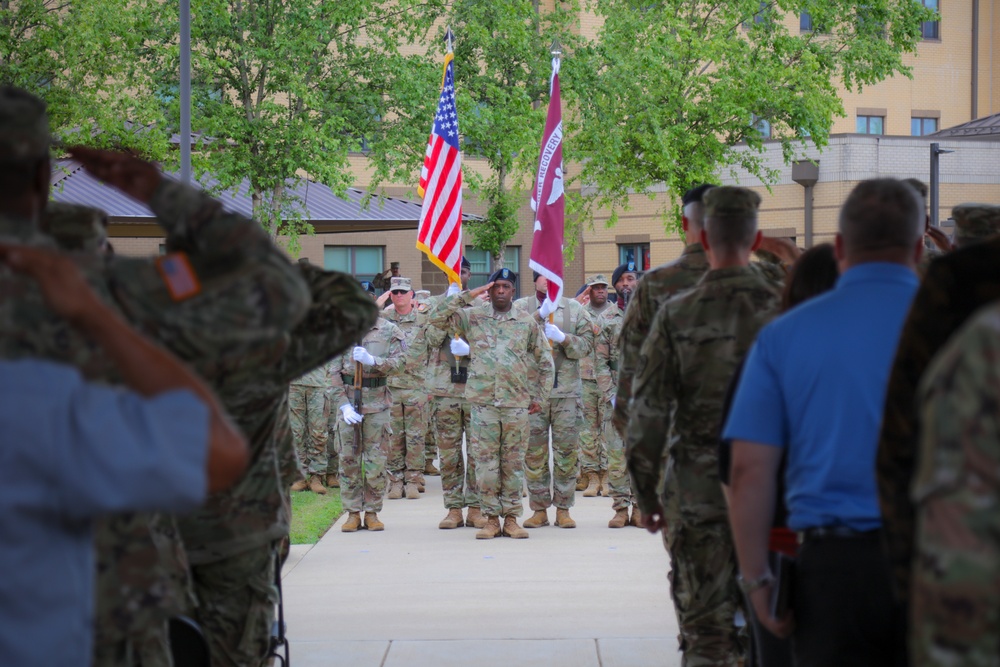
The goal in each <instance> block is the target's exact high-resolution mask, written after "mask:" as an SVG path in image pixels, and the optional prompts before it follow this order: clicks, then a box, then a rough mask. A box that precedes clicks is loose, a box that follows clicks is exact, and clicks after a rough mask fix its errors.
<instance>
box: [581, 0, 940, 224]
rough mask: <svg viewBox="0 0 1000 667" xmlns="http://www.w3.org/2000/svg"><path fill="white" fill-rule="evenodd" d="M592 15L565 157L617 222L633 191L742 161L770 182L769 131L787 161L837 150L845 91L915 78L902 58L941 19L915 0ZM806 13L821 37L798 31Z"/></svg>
mask: <svg viewBox="0 0 1000 667" xmlns="http://www.w3.org/2000/svg"><path fill="white" fill-rule="evenodd" d="M593 10H594V11H595V12H596V13H597V14H598V15H599V17H600V18H601V19H602V20H603V21H604V23H603V27H602V28H601V29H600V31H599V34H598V36H597V39H596V40H595V41H594V42H593V43H591V44H589V45H587V47H586V48H583V49H580V50H579V51H578V53H577V56H576V58H577V60H578V61H579V62H578V66H576V67H574V68H572V70H571V72H572V74H573V77H574V80H573V85H574V86H575V87H576V88H577V89H579V90H583V91H586V94H582V95H580V96H579V101H580V103H579V106H578V116H577V119H578V121H579V123H578V124H577V125H576V128H575V130H576V131H575V136H574V138H573V139H572V140H571V141H569V142H568V143H567V149H568V150H569V151H570V158H571V159H573V158H575V159H576V160H577V161H579V162H580V164H581V165H582V170H581V172H580V173H579V174H578V175H577V179H576V180H577V182H578V183H582V184H583V185H584V186H588V187H585V190H584V192H585V193H586V194H584V195H581V197H580V198H578V199H576V201H575V207H574V208H575V210H576V211H577V212H580V213H581V214H582V215H583V217H584V219H586V217H587V214H588V213H592V212H593V210H594V208H595V207H597V206H604V207H608V208H610V209H611V210H612V211H613V214H612V218H611V221H610V224H613V222H614V220H615V215H614V211H617V210H618V209H621V208H623V207H627V204H628V198H629V195H630V193H635V192H640V193H642V192H649V191H650V189H651V188H653V187H654V186H657V185H660V184H663V185H665V187H666V189H667V192H668V193H669V195H670V196H671V197H672V198H674V199H676V197H677V196H679V195H680V194H682V193H683V192H684V191H685V190H686V189H688V188H689V187H691V186H693V185H695V184H697V183H699V182H704V181H708V180H712V179H714V178H717V177H718V175H719V173H720V171H721V170H723V169H725V168H727V167H734V166H739V167H743V168H745V169H747V170H748V171H749V172H750V173H752V174H754V175H755V176H757V177H759V178H761V179H762V180H763V181H764V182H765V183H767V182H772V181H773V179H774V176H775V175H774V174H773V173H771V172H769V171H768V170H767V169H766V167H765V165H764V162H763V161H762V152H763V148H764V144H763V141H764V139H765V135H764V134H762V132H761V129H763V128H765V127H769V128H770V132H771V135H772V136H773V137H774V138H775V139H777V140H778V141H780V144H781V150H782V152H783V155H784V157H785V159H786V160H789V159H791V157H792V155H793V152H794V147H795V145H796V143H800V144H804V143H805V142H807V141H808V142H812V143H814V144H815V145H816V146H819V147H822V146H824V145H826V144H827V141H828V137H829V134H830V128H831V126H832V122H833V118H834V117H835V116H843V115H844V110H843V105H842V103H841V100H840V99H839V96H838V88H837V83H838V82H843V84H844V85H845V86H846V88H847V89H848V90H855V89H860V88H861V87H863V86H867V85H871V84H873V83H876V82H878V81H881V80H883V79H885V78H887V77H890V76H892V75H894V74H897V73H902V74H908V73H909V68H908V67H906V66H905V64H904V62H903V54H904V53H907V52H910V51H913V50H914V49H915V47H916V44H917V42H918V41H919V40H920V22H921V21H922V20H926V19H928V18H930V17H931V14H930V13H929V12H928V11H927V10H926V9H924V8H923V7H922V5H921V3H919V2H914V1H913V0H860V1H859V0H772V1H769V2H761V1H759V0H724V1H723V0H711V1H708V2H706V1H704V0H695V1H694V2H692V1H690V0H660V1H655V0H595V2H594V4H593ZM802 12H808V13H809V14H810V16H811V17H812V21H813V25H814V26H815V29H814V30H812V31H805V32H803V31H800V29H799V21H798V18H799V15H800V14H801V13H802ZM765 124H766V125H765ZM740 144H744V145H745V146H746V149H744V150H735V147H736V146H738V145H740ZM670 212H672V207H670V206H669V205H668V206H663V207H661V213H662V214H663V215H664V217H665V218H666V217H667V215H668V214H669V213H670Z"/></svg>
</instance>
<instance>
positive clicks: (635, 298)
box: [613, 185, 713, 435]
mask: <svg viewBox="0 0 1000 667" xmlns="http://www.w3.org/2000/svg"><path fill="white" fill-rule="evenodd" d="M712 187H713V186H711V185H700V186H698V187H697V188H694V189H692V190H689V191H688V192H687V193H685V194H684V198H683V200H682V203H683V206H684V218H683V221H682V222H683V226H684V238H685V240H686V242H687V245H686V246H684V251H683V252H682V253H681V256H680V257H678V258H677V259H675V260H674V261H672V262H668V263H667V264H664V265H662V266H658V267H656V268H655V269H652V270H650V271H647V272H646V273H645V274H644V275H643V276H642V278H641V279H640V280H639V284H638V285H636V288H635V290H634V291H633V293H632V297H631V300H630V302H629V307H628V308H627V309H626V310H625V318H624V320H623V321H622V326H621V338H620V349H619V358H618V389H617V393H616V396H615V406H614V415H613V422H614V427H615V429H616V430H617V431H618V433H619V434H621V435H624V433H625V427H626V425H627V424H628V409H629V399H630V398H632V378H633V376H634V375H635V373H636V366H637V364H638V363H639V349H640V348H641V347H642V343H643V341H644V340H646V337H647V336H648V335H649V332H650V328H651V327H652V325H653V318H654V317H655V316H656V313H657V311H659V309H660V306H662V305H663V303H664V302H665V301H666V300H667V299H669V298H671V297H672V296H674V295H675V294H679V293H681V292H685V291H687V290H689V289H691V288H692V287H694V286H695V284H696V283H697V282H698V281H699V280H701V278H702V276H704V275H705V273H707V272H708V258H707V257H706V256H705V248H703V247H702V245H701V236H700V235H701V229H702V224H703V222H704V216H705V209H704V207H703V205H702V197H703V196H704V194H705V192H707V191H708V190H709V189H711V188H712Z"/></svg>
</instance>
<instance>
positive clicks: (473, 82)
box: [427, 0, 577, 266]
mask: <svg viewBox="0 0 1000 667" xmlns="http://www.w3.org/2000/svg"><path fill="white" fill-rule="evenodd" d="M576 17H577V12H576V9H575V6H574V4H573V3H571V2H557V3H556V8H555V9H554V10H540V9H539V7H538V5H537V3H535V4H533V3H529V2H525V1H524V0H491V1H490V2H482V0H453V2H452V3H451V5H450V10H449V12H448V15H447V22H448V23H449V24H450V25H451V27H452V29H453V31H454V33H455V35H456V39H455V45H454V49H455V91H456V103H457V105H458V109H459V129H460V130H461V133H462V136H463V159H464V160H465V164H466V166H467V168H466V170H465V178H466V182H467V183H468V184H469V186H470V188H471V189H472V190H474V191H475V192H477V193H478V194H479V195H480V196H481V197H482V198H483V199H484V201H485V203H486V204H487V207H488V211H487V215H486V217H485V219H484V220H483V222H479V223H475V224H468V223H467V224H466V225H465V229H466V231H468V233H469V236H470V237H471V240H472V242H473V243H474V244H475V245H476V246H477V247H479V248H482V249H483V250H486V251H488V252H489V253H490V254H491V255H493V258H494V260H495V262H496V264H497V265H498V266H502V265H503V254H504V248H505V247H506V244H507V242H508V241H509V240H510V239H511V237H513V236H514V234H515V233H517V230H518V228H519V226H520V221H519V220H518V219H517V211H518V208H519V206H520V203H521V201H522V199H523V188H522V183H523V182H524V178H525V176H527V175H530V174H533V173H534V170H535V167H536V164H537V161H538V151H539V146H540V143H541V138H542V130H543V128H544V126H545V104H546V103H547V102H548V98H549V75H550V72H551V61H552V56H551V53H550V48H551V45H552V42H553V40H554V39H555V40H558V41H559V43H560V44H562V45H572V44H573V43H575V41H576V39H577V38H576V37H575V36H574V34H573V31H572V28H573V27H574V25H575V22H576ZM437 43H438V44H442V43H443V42H441V41H440V40H439V41H438V42H437ZM429 118H430V116H428V121H427V122H429ZM478 160H482V161H483V162H485V164H486V166H487V167H488V169H487V175H486V176H485V177H481V176H480V175H479V174H477V173H476V172H475V171H474V170H473V169H470V168H468V167H470V166H472V165H473V164H475V162H476V161H478Z"/></svg>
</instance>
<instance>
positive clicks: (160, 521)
mask: <svg viewBox="0 0 1000 667" xmlns="http://www.w3.org/2000/svg"><path fill="white" fill-rule="evenodd" d="M49 143H50V137H49V134H48V121H47V119H46V116H45V106H44V104H43V103H42V102H41V101H40V100H38V99H37V98H35V97H34V96H32V95H30V94H28V93H26V92H24V91H22V90H18V89H13V88H3V89H0V193H2V196H0V237H3V238H6V239H14V240H17V241H18V242H21V243H26V244H30V245H32V246H38V247H44V246H50V245H51V244H52V243H53V241H52V240H51V238H50V237H47V236H45V235H43V234H42V233H41V232H40V228H39V223H40V219H41V216H42V214H43V212H44V210H45V207H46V201H47V199H48V194H49V181H50V178H51V169H50V164H49V153H48V151H49ZM70 154H71V155H72V156H73V157H74V159H76V160H78V161H79V162H81V163H82V164H83V165H84V167H85V168H86V169H87V170H88V171H89V172H90V173H91V174H92V175H93V176H95V177H96V178H98V179H99V180H102V181H104V182H106V183H108V184H110V185H113V186H114V187H117V188H118V189H120V190H122V191H123V192H125V193H127V194H129V195H130V196H132V197H133V198H135V199H137V200H138V201H141V202H143V203H146V204H147V205H148V206H149V207H150V208H151V209H152V211H153V212H154V213H155V214H156V216H157V220H158V222H159V224H160V225H161V226H162V227H163V228H164V231H165V233H166V245H167V248H168V250H169V251H170V252H169V253H168V254H167V255H164V256H161V257H157V258H154V259H127V258H120V257H116V258H109V257H106V256H101V255H98V254H95V253H80V254H76V255H74V256H73V259H74V261H75V262H76V263H77V265H78V266H79V267H80V268H81V270H82V271H83V272H84V275H85V277H86V279H87V280H88V282H90V284H91V286H92V287H93V288H94V289H95V290H96V291H97V292H98V294H99V295H100V296H101V298H102V299H103V300H105V301H106V302H107V303H109V304H111V305H112V306H113V307H115V308H117V309H119V310H120V311H121V312H122V313H123V314H124V315H125V316H126V317H127V319H128V320H129V321H130V322H131V323H133V324H135V325H136V326H138V327H139V328H140V329H141V330H142V331H143V332H144V333H147V334H148V335H150V336H152V337H153V338H155V339H157V340H159V341H160V342H162V343H164V344H165V345H166V346H167V347H168V348H169V349H171V350H172V351H173V352H175V353H176V354H177V355H178V356H179V357H181V358H182V359H183V360H184V361H186V362H188V363H189V364H192V365H193V367H194V368H195V370H196V371H197V372H199V373H200V374H201V375H203V376H205V377H206V378H209V379H213V378H217V377H220V376H224V375H225V374H226V373H228V372H230V371H231V370H232V365H233V364H235V363H237V362H238V361H239V360H240V359H241V358H242V356H243V355H244V354H245V353H246V351H247V349H248V347H249V346H252V345H253V344H255V343H259V342H261V341H267V340H273V339H274V338H275V337H276V336H280V335H282V333H283V332H285V331H287V330H288V328H289V327H292V326H294V325H295V323H296V322H297V321H299V319H301V317H302V315H303V314H304V313H305V310H306V308H307V307H308V304H309V295H308V292H307V291H306V289H305V286H304V284H303V282H302V279H301V277H300V276H299V275H298V274H297V272H296V270H295V269H294V267H292V265H291V264H290V263H289V262H288V260H287V259H286V258H285V257H284V255H283V253H282V252H281V251H280V250H279V249H278V248H276V247H275V246H274V245H273V244H271V243H270V241H269V239H268V237H267V234H266V233H265V232H264V231H263V230H262V229H261V228H260V226H259V225H258V224H257V223H255V222H253V221H252V220H248V219H246V218H243V217H241V216H239V215H236V214H232V213H228V212H226V211H224V210H223V208H222V206H221V205H220V204H219V203H218V202H217V201H215V200H213V199H211V198H210V197H208V196H206V195H205V194H203V193H201V192H199V191H197V190H195V189H193V188H190V187H187V186H184V185H181V184H179V183H174V182H172V181H169V180H167V179H164V178H163V177H162V176H161V174H160V173H159V171H158V170H157V169H156V168H155V167H154V166H153V165H150V164H148V163H146V162H143V161H141V160H138V159H135V158H132V157H129V156H126V155H123V154H118V153H112V152H107V151H96V150H92V149H85V148H72V149H70ZM0 295H2V296H0V357H2V358H19V357H23V356H27V355H32V356H40V357H45V358H49V359H52V360H56V361H65V362H68V363H71V364H73V365H75V366H77V367H78V368H80V369H81V371H82V372H83V374H84V376H85V377H87V378H88V379H102V380H107V381H112V382H114V381H116V379H117V377H118V375H117V371H116V369H115V368H114V367H113V366H112V365H111V364H110V362H109V359H108V357H107V355H106V354H104V353H103V352H101V351H100V350H98V349H96V348H94V347H93V346H92V344H91V343H90V342H89V341H88V340H86V339H85V338H83V337H82V336H80V335H79V334H78V333H77V332H75V331H73V330H72V329H70V328H69V327H68V326H67V325H66V324H65V323H64V322H62V321H61V320H59V319H58V318H54V317H53V315H52V313H51V311H49V310H48V308H47V307H46V306H45V304H44V303H42V301H41V298H40V293H39V292H38V290H37V288H36V287H35V286H34V285H33V284H31V283H30V282H27V281H25V280H24V279H21V278H19V277H16V276H9V275H0ZM290 379H291V378H289V380H290ZM286 387H287V382H286ZM283 391H284V388H283V389H282V392H283ZM97 553H98V582H97V615H98V619H99V620H98V623H97V628H98V636H97V641H96V644H95V653H96V658H95V664H97V665H103V664H124V663H126V662H128V661H129V660H133V661H138V660H139V659H141V660H142V661H143V664H149V665H163V664H169V663H170V656H169V654H168V652H167V651H168V649H167V637H166V621H167V619H168V618H169V617H171V616H173V615H175V614H177V613H179V612H181V611H183V610H185V609H186V608H187V607H188V606H189V605H190V601H189V595H190V591H189V589H188V584H189V578H188V577H189V575H188V573H187V568H186V565H187V563H186V561H185V555H184V552H183V549H182V546H181V542H180V540H179V539H178V533H177V528H176V525H175V523H174V521H173V520H172V519H171V518H169V517H166V516H163V515H155V514H153V515H151V514H125V515H120V516H115V517H113V518H110V519H106V520H103V521H101V522H100V524H99V526H98V529H97ZM129 656H132V657H131V658H130V657H129Z"/></svg>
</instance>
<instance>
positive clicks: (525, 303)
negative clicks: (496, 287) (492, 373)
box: [514, 273, 600, 528]
mask: <svg viewBox="0 0 1000 667" xmlns="http://www.w3.org/2000/svg"><path fill="white" fill-rule="evenodd" d="M534 277H535V290H536V293H535V294H533V295H531V296H527V297H524V298H523V299H518V300H517V301H515V302H514V309H515V310H518V311H520V312H521V313H522V314H523V315H525V316H529V317H536V318H537V319H538V321H539V322H542V319H541V318H540V317H539V316H538V315H537V313H538V311H539V309H540V308H541V306H542V303H543V301H544V300H545V291H546V290H547V289H548V281H547V280H546V279H545V277H544V276H540V275H538V274H537V273H536V274H535V276H534ZM543 326H544V330H545V335H546V337H547V338H548V339H549V344H550V345H551V348H552V359H553V363H554V367H555V371H556V379H555V386H554V387H553V388H552V391H551V393H550V394H549V400H548V401H546V402H543V403H541V404H540V407H541V410H540V411H539V412H536V413H533V414H532V415H531V416H530V417H529V418H528V421H529V423H530V425H531V427H530V432H529V435H528V451H527V452H526V454H525V458H524V470H525V475H526V477H527V478H528V496H529V504H530V506H531V509H532V510H533V511H534V514H532V515H531V517H530V518H528V519H526V520H525V522H524V527H525V528H539V527H541V526H547V525H549V519H548V513H547V512H548V508H549V506H551V505H555V506H556V525H557V526H558V527H560V528H575V527H576V521H574V520H573V518H572V517H571V516H570V514H569V508H570V507H572V506H573V503H574V501H575V500H576V480H577V477H578V475H579V473H580V462H579V455H580V430H581V428H582V426H583V424H582V422H583V383H582V381H581V380H580V360H581V359H586V358H587V357H589V356H590V355H591V354H593V352H594V340H595V338H596V335H597V334H598V333H599V332H600V329H599V328H598V327H597V325H596V324H594V322H593V321H592V320H591V319H590V316H589V315H587V312H586V311H585V310H584V308H583V306H581V305H580V304H579V303H577V302H576V301H575V300H573V299H567V298H566V297H560V299H559V303H558V304H557V308H556V310H555V312H554V313H553V315H552V317H550V318H549V320H547V321H545V322H544V323H543ZM528 381H529V382H532V383H534V382H539V381H540V377H539V376H538V375H537V374H536V373H534V372H532V373H530V374H529V376H528ZM549 429H551V432H552V439H551V444H552V449H551V459H552V471H551V473H550V472H549V459H550V452H549Z"/></svg>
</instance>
